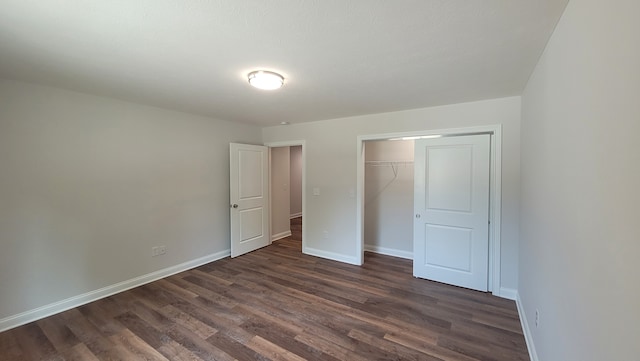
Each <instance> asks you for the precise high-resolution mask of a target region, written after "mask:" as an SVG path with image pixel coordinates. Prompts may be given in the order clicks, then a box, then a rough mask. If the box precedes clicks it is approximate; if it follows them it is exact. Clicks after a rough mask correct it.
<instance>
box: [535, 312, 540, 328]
mask: <svg viewBox="0 0 640 361" xmlns="http://www.w3.org/2000/svg"><path fill="white" fill-rule="evenodd" d="M539 324H540V311H538V310H537V309H536V328H537V327H538V325H539Z"/></svg>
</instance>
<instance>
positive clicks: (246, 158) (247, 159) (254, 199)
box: [229, 143, 269, 257]
mask: <svg viewBox="0 0 640 361" xmlns="http://www.w3.org/2000/svg"><path fill="white" fill-rule="evenodd" d="M229 156H230V179H229V184H230V205H231V207H230V209H231V257H237V256H240V255H243V254H245V253H247V252H251V251H253V250H256V249H258V248H261V247H264V246H266V245H268V244H269V168H268V166H269V164H268V163H269V162H268V148H267V147H263V146H259V145H248V144H237V143H231V144H230V145H229Z"/></svg>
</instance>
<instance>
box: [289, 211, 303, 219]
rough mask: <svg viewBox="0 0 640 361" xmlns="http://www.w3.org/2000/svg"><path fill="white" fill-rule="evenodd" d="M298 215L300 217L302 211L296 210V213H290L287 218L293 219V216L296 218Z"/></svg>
mask: <svg viewBox="0 0 640 361" xmlns="http://www.w3.org/2000/svg"><path fill="white" fill-rule="evenodd" d="M298 217H302V212H298V213H294V214H292V215H290V216H289V219H294V218H298Z"/></svg>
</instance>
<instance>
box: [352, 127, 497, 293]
mask: <svg viewBox="0 0 640 361" xmlns="http://www.w3.org/2000/svg"><path fill="white" fill-rule="evenodd" d="M501 148H502V129H501V126H500V125H487V126H478V127H469V128H457V129H441V130H424V131H411V132H404V133H386V134H370V135H360V136H358V137H357V149H358V153H357V189H356V197H357V207H356V222H357V226H356V255H357V257H358V258H357V262H358V263H359V264H363V263H364V262H365V257H364V254H365V251H367V252H372V254H375V253H380V254H385V255H389V256H394V257H400V258H405V259H411V260H412V261H413V262H412V263H413V275H414V276H415V277H420V278H427V279H432V280H436V281H439V282H445V283H450V284H455V285H460V286H462V287H467V288H472V289H478V290H484V291H487V290H488V291H490V292H492V293H493V294H494V295H500V268H501V267H500V253H501V252H500V250H501V248H500V227H501ZM481 169H483V170H484V171H482V172H481V171H480V170H481ZM480 179H483V181H477V180H480ZM467 183H468V184H467ZM470 187H473V190H472V191H470V189H472V188H470ZM477 194H483V196H482V197H480V198H478V197H475V196H474V195H477ZM478 199H480V200H482V199H484V201H482V202H479V201H478ZM487 200H488V203H487V202H486V201H487ZM425 202H426V203H425ZM467 205H468V206H467ZM463 206H464V207H463ZM416 207H417V208H416ZM425 207H426V208H425ZM482 209H483V210H484V213H482V212H476V211H475V210H482ZM425 212H426V213H425ZM465 214H469V215H473V225H466V224H462V223H456V222H457V221H459V220H462V218H464V217H465ZM436 216H437V217H445V218H447V219H444V218H438V219H435V218H434V217H436ZM481 218H482V219H484V221H481V220H480V219H481ZM470 219H471V218H470ZM482 224H484V226H482ZM483 227H484V228H483ZM483 234H484V236H482V237H476V235H483ZM480 238H484V240H480V241H478V240H479V239H480ZM416 247H419V248H416ZM416 249H417V251H416ZM416 252H417V253H416ZM482 253H484V254H482ZM471 257H475V258H473V261H469V259H471ZM480 258H483V259H484V261H483V262H482V263H484V266H482V267H480V266H478V264H479V263H478V260H480ZM374 260H375V258H373V257H368V262H369V261H371V262H373V261H374ZM416 265H417V266H416ZM426 267H431V269H430V270H429V271H432V270H433V269H436V271H439V269H443V270H445V272H447V274H446V275H444V276H442V277H443V278H444V277H445V276H446V277H449V276H451V275H453V276H456V275H457V274H458V271H460V272H459V274H467V275H469V277H470V278H471V277H474V278H473V279H474V280H475V281H474V282H476V281H477V282H476V283H474V285H471V286H468V285H467V284H465V283H464V282H466V281H458V280H454V281H452V282H448V281H440V280H439V278H441V275H437V277H433V278H431V277H430V276H429V277H426V276H424V275H423V274H420V270H421V269H426ZM469 267H473V268H469ZM467 268H469V269H467ZM481 269H484V271H483V272H484V275H483V274H482V273H483V272H479V271H480V270H481ZM454 278H455V277H454ZM481 279H484V281H481ZM482 284H484V285H482Z"/></svg>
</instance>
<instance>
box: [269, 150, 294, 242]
mask: <svg viewBox="0 0 640 361" xmlns="http://www.w3.org/2000/svg"><path fill="white" fill-rule="evenodd" d="M289 164H290V158H289V147H278V148H271V238H272V240H275V239H280V238H282V237H286V236H288V235H290V234H291V226H290V222H289V214H290V211H289V206H290V194H289V192H290V191H289V181H290V177H289V167H290V165H289Z"/></svg>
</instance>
